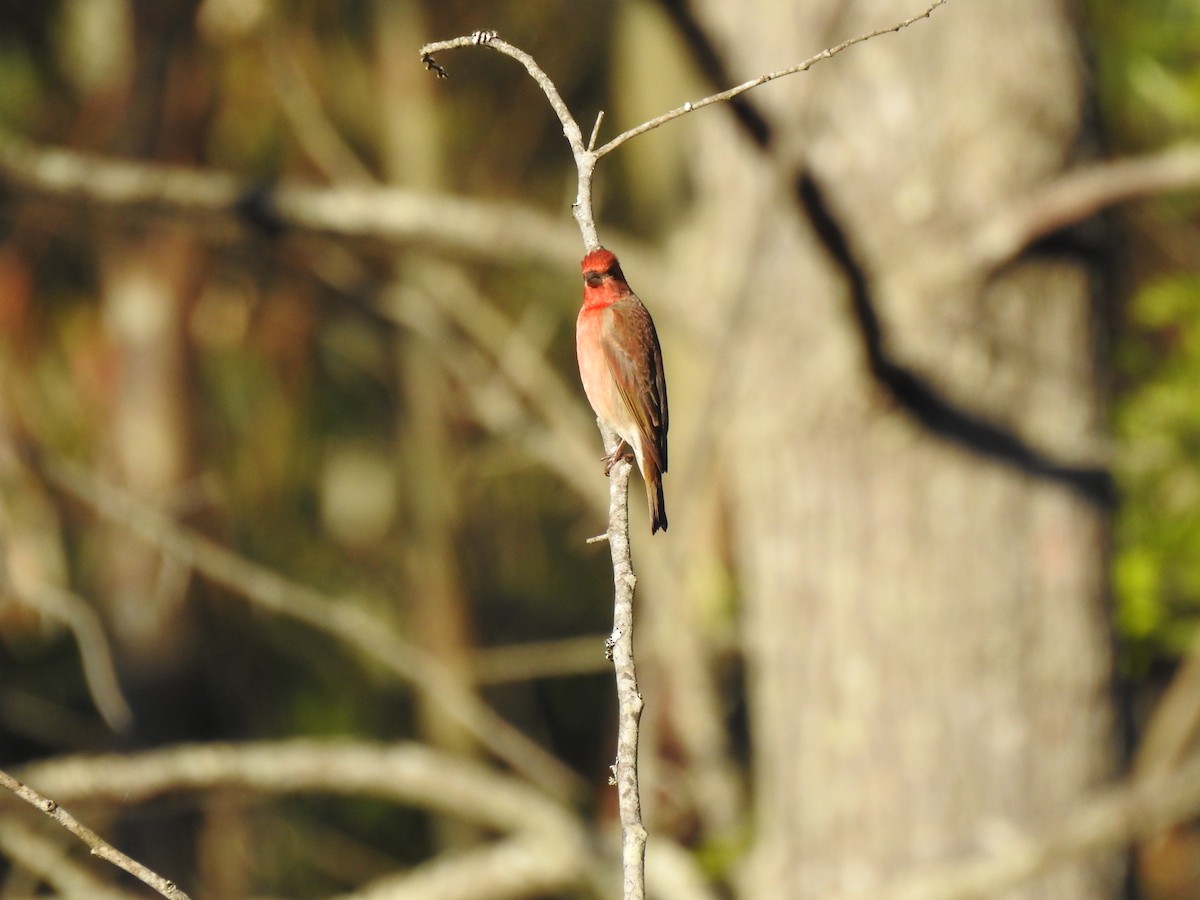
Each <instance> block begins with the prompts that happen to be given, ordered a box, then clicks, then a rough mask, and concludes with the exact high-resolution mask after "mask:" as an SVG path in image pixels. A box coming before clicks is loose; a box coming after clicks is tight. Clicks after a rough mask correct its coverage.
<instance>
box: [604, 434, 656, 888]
mask: <svg viewBox="0 0 1200 900" xmlns="http://www.w3.org/2000/svg"><path fill="white" fill-rule="evenodd" d="M601 430H602V431H603V430H604V427H603V425H602V426H601ZM616 445H617V437H616V435H612V434H607V435H606V436H605V447H606V448H607V449H608V450H609V451H610V452H611V450H612V449H614V448H615V447H616ZM632 468H633V467H632V466H631V465H630V463H629V462H627V461H623V462H621V463H619V464H618V465H616V466H614V467H613V469H612V472H611V473H610V474H609V487H608V490H609V504H608V546H609V549H610V550H611V552H612V564H613V582H614V585H615V588H616V596H615V598H614V603H613V632H612V635H611V637H609V647H610V649H611V651H612V660H613V668H614V669H615V670H616V674H617V702H618V713H617V761H616V763H615V764H614V765H613V772H614V775H615V780H616V785H617V799H618V801H619V806H620V813H621V860H622V869H623V871H624V885H625V893H624V896H625V898H626V900H641V898H643V897H644V896H645V893H646V884H645V882H646V838H647V833H646V826H645V825H643V824H642V801H641V795H640V792H639V788H638V770H637V762H638V759H637V757H638V734H639V730H640V725H641V718H642V695H641V692H640V691H638V683H637V670H636V667H635V666H634V661H633V591H634V588H635V587H636V586H637V576H636V575H635V574H634V571H633V562H632V557H631V555H630V552H629V503H628V500H629V473H630V472H631V471H632Z"/></svg>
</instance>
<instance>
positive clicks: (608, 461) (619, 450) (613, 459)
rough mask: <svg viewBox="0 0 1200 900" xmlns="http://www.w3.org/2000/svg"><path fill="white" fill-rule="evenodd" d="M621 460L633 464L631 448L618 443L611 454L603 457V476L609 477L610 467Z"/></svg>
mask: <svg viewBox="0 0 1200 900" xmlns="http://www.w3.org/2000/svg"><path fill="white" fill-rule="evenodd" d="M623 459H627V460H629V461H630V462H633V448H632V447H630V446H629V444H627V443H625V441H621V442H620V443H618V444H617V446H616V447H615V448H614V449H613V452H612V453H610V454H608V456H605V457H604V474H605V476H607V475H609V473H611V472H612V467H613V466H615V465H616V464H617V463H619V462H620V461H621V460H623Z"/></svg>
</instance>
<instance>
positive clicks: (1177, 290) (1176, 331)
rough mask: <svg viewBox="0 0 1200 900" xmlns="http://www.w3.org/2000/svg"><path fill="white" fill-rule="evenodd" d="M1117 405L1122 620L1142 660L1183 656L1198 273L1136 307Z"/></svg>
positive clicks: (1178, 278) (1193, 521)
mask: <svg viewBox="0 0 1200 900" xmlns="http://www.w3.org/2000/svg"><path fill="white" fill-rule="evenodd" d="M1118 364H1119V365H1120V367H1121V369H1122V371H1123V373H1124V374H1125V375H1126V377H1127V378H1128V379H1129V382H1130V387H1129V388H1128V390H1126V391H1125V392H1124V393H1123V395H1122V396H1121V398H1120V400H1119V402H1118V405H1117V410H1116V428H1117V436H1118V439H1119V442H1120V444H1119V447H1120V450H1119V454H1118V467H1119V477H1120V479H1121V483H1122V486H1123V488H1124V500H1125V502H1124V504H1123V507H1122V511H1121V514H1120V515H1119V516H1118V518H1117V547H1118V553H1117V557H1116V561H1115V570H1114V575H1115V588H1116V591H1117V597H1118V601H1119V623H1120V625H1121V628H1122V630H1123V632H1124V633H1125V635H1126V636H1127V637H1128V638H1129V639H1130V641H1131V642H1132V644H1133V646H1134V648H1135V650H1134V661H1135V662H1136V663H1137V664H1138V665H1139V667H1140V665H1142V664H1144V663H1146V662H1147V661H1148V660H1149V657H1150V656H1151V655H1152V654H1153V652H1154V651H1155V650H1166V651H1168V652H1172V653H1177V652H1179V651H1180V650H1182V649H1183V648H1184V647H1185V646H1186V644H1187V640H1188V635H1189V633H1190V631H1191V627H1190V625H1191V623H1192V622H1193V621H1194V619H1195V618H1196V616H1197V615H1198V614H1200V560H1197V557H1196V547H1198V546H1200V415H1197V413H1198V407H1197V398H1198V397H1200V276H1197V275H1195V274H1180V275H1172V276H1166V277H1163V278H1161V279H1159V280H1157V281H1154V282H1152V283H1151V284H1149V285H1147V286H1146V287H1144V288H1143V289H1142V290H1141V291H1140V292H1139V293H1138V294H1137V296H1136V297H1135V298H1134V300H1133V302H1132V303H1131V304H1130V305H1129V308H1128V312H1127V328H1126V330H1125V333H1124V335H1123V337H1122V340H1121V343H1120V346H1119V352H1118Z"/></svg>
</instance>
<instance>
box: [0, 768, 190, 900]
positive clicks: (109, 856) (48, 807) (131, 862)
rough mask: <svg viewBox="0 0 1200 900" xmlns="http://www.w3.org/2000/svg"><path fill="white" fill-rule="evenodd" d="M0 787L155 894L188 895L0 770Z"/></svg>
mask: <svg viewBox="0 0 1200 900" xmlns="http://www.w3.org/2000/svg"><path fill="white" fill-rule="evenodd" d="M0 787H4V788H6V789H8V790H10V791H12V792H13V793H14V794H15V795H16V796H18V797H20V798H21V799H22V800H24V801H25V802H26V803H28V804H29V805H30V806H32V807H34V808H35V809H39V810H41V811H42V812H44V813H45V814H46V815H48V816H49V817H50V818H51V819H53V820H54V821H55V822H57V823H58V824H59V825H61V826H62V827H63V828H65V829H66V830H67V831H69V832H71V834H73V835H75V837H77V838H79V839H80V840H81V841H83V842H84V843H85V844H87V845H88V846H89V847H90V848H91V850H92V855H93V856H98V857H100V858H101V859H103V860H105V861H106V862H110V863H112V864H113V865H114V866H116V867H117V868H118V869H124V870H125V871H126V872H128V873H129V874H130V875H132V876H134V877H135V878H137V879H138V880H139V881H141V882H142V883H144V884H147V885H149V886H150V887H152V888H154V890H156V891H158V893H160V894H162V895H163V896H164V897H170V898H171V900H189V898H188V895H187V894H185V893H184V892H183V891H181V890H180V889H179V888H178V887H176V885H175V883H174V882H172V881H168V880H167V879H165V878H163V877H162V876H161V875H159V874H158V873H157V872H155V871H154V870H153V869H150V868H148V867H147V866H144V865H142V864H141V863H140V862H138V861H137V860H136V859H132V858H131V857H128V856H126V855H125V854H124V853H122V852H121V851H120V850H118V849H117V848H116V847H114V846H113V845H112V844H110V843H108V841H106V840H104V838H102V837H100V835H98V834H96V832H94V831H92V830H91V829H90V828H88V827H87V826H86V825H83V824H82V823H80V822H79V821H78V820H77V819H76V818H75V817H74V816H72V815H71V814H70V813H69V812H67V811H66V810H65V809H63V808H62V807H61V806H59V805H58V802H57V801H54V800H51V799H50V798H48V797H46V796H44V795H42V794H40V793H38V792H37V791H35V790H34V789H33V788H31V787H29V786H28V785H25V784H22V783H21V782H20V781H18V780H17V779H16V778H13V777H12V776H11V775H9V774H8V773H7V772H3V771H0Z"/></svg>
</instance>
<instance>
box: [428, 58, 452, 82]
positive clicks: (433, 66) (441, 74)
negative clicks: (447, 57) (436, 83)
mask: <svg viewBox="0 0 1200 900" xmlns="http://www.w3.org/2000/svg"><path fill="white" fill-rule="evenodd" d="M421 62H422V63H423V64H424V66H425V69H426V71H429V72H432V73H433V74H434V75H436V76H437V77H438V78H449V77H450V73H449V72H447V71H446V70H445V69H444V68H442V66H440V65H439V64H438V61H437V60H436V59H434V58H433V54H430V53H422V54H421Z"/></svg>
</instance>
